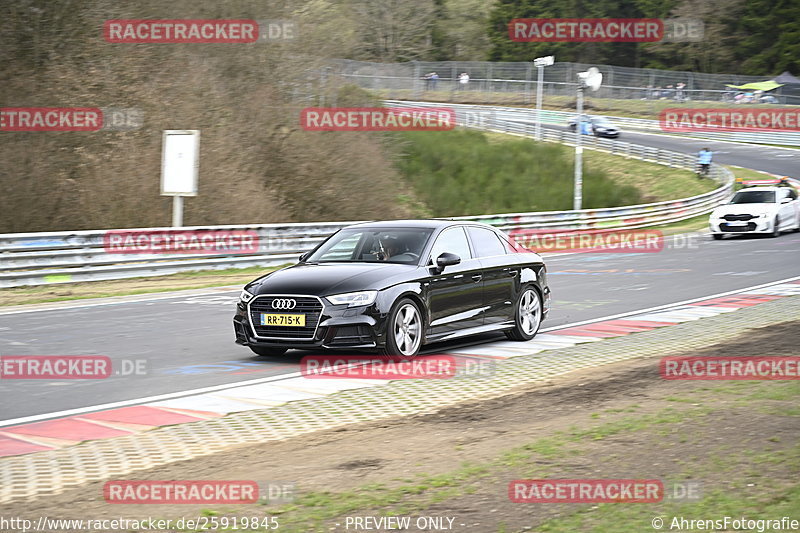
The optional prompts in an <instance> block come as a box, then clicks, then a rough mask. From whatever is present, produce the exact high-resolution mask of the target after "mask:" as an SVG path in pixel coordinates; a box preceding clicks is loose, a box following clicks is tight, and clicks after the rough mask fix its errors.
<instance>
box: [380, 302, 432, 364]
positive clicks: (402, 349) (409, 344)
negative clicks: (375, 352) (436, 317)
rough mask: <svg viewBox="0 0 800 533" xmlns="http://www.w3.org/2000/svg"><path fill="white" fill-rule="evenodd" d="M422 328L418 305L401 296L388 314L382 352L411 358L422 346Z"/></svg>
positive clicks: (423, 328)
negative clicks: (384, 343)
mask: <svg viewBox="0 0 800 533" xmlns="http://www.w3.org/2000/svg"><path fill="white" fill-rule="evenodd" d="M424 330H425V324H424V321H423V320H422V313H421V312H420V310H419V306H418V305H417V304H416V303H415V302H414V301H413V300H411V299H409V298H403V299H402V300H400V301H399V302H397V304H396V305H395V306H394V309H393V310H392V312H391V313H390V314H389V321H388V326H387V330H386V345H385V346H384V348H383V353H384V354H385V355H389V356H392V357H397V358H400V359H413V358H414V357H416V356H417V354H418V353H419V350H420V348H421V347H422V334H423V332H424Z"/></svg>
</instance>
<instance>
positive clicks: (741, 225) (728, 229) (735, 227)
mask: <svg viewBox="0 0 800 533" xmlns="http://www.w3.org/2000/svg"><path fill="white" fill-rule="evenodd" d="M772 224H773V221H772V220H770V219H768V218H754V219H751V220H748V221H733V222H731V221H727V220H711V221H710V222H709V224H708V227H709V230H710V231H711V233H733V234H736V233H772V231H773V228H772Z"/></svg>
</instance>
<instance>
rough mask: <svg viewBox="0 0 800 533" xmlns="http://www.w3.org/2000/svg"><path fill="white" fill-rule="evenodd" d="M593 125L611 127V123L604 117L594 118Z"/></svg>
mask: <svg viewBox="0 0 800 533" xmlns="http://www.w3.org/2000/svg"><path fill="white" fill-rule="evenodd" d="M594 123H595V124H602V125H603V126H612V125H613V124H611V121H610V120H608V119H607V118H606V117H596V118H595V119H594Z"/></svg>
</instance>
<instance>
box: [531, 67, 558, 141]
mask: <svg viewBox="0 0 800 533" xmlns="http://www.w3.org/2000/svg"><path fill="white" fill-rule="evenodd" d="M555 61H556V58H555V56H545V57H537V58H536V59H534V60H533V64H534V65H535V66H536V70H537V71H538V72H537V75H538V78H537V80H536V130H535V132H536V135H535V137H536V140H537V141H541V140H542V118H541V114H542V71H543V70H544V67H549V66H550V65H552V64H553V63H555Z"/></svg>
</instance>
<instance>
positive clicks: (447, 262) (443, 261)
mask: <svg viewBox="0 0 800 533" xmlns="http://www.w3.org/2000/svg"><path fill="white" fill-rule="evenodd" d="M460 262H461V258H460V257H458V256H457V255H456V254H451V253H450V252H444V253H442V254H440V255H439V257H437V258H436V270H437V272H442V271H443V270H444V268H445V267H449V266H453V265H457V264H459V263H460Z"/></svg>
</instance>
